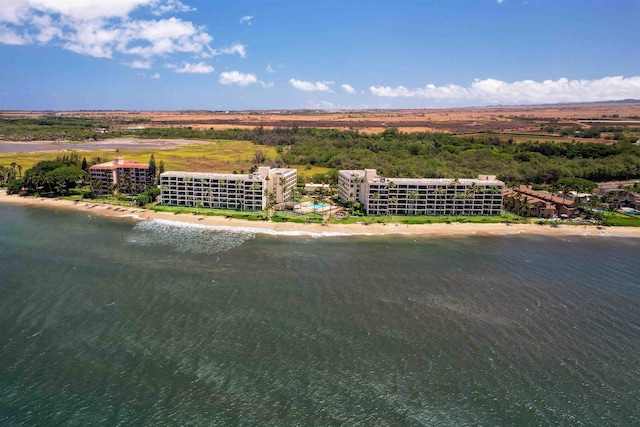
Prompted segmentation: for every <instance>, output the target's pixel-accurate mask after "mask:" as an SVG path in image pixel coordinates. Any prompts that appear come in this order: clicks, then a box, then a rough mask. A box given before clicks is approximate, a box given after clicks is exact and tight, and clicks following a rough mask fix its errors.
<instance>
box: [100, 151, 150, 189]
mask: <svg viewBox="0 0 640 427" xmlns="http://www.w3.org/2000/svg"><path fill="white" fill-rule="evenodd" d="M151 175H152V174H151V172H150V170H149V164H145V163H138V162H136V161H134V160H124V159H123V158H122V157H116V158H115V159H114V160H113V161H111V162H106V163H100V164H97V165H93V166H91V167H90V168H89V179H90V180H91V185H92V187H93V190H92V191H93V193H94V194H113V193H115V192H118V193H123V194H138V193H141V192H143V191H146V190H147V189H149V187H151V186H152V185H153V182H154V177H153V176H151Z"/></svg>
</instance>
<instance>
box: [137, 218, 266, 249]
mask: <svg viewBox="0 0 640 427" xmlns="http://www.w3.org/2000/svg"><path fill="white" fill-rule="evenodd" d="M225 231H226V230H215V229H211V227H208V226H203V225H200V224H185V223H182V222H176V221H165V220H153V221H142V222H139V223H137V224H136V225H135V226H134V227H133V230H132V232H131V235H130V236H129V237H128V238H127V243H129V244H133V245H138V246H154V245H160V246H169V247H172V248H174V249H175V250H176V251H177V252H181V253H187V252H190V253H203V254H215V253H217V252H225V251H228V250H231V249H233V248H235V247H238V246H240V245H242V244H243V243H244V242H246V241H247V240H250V239H253V238H254V237H255V235H254V234H253V233H251V232H245V233H229V232H225Z"/></svg>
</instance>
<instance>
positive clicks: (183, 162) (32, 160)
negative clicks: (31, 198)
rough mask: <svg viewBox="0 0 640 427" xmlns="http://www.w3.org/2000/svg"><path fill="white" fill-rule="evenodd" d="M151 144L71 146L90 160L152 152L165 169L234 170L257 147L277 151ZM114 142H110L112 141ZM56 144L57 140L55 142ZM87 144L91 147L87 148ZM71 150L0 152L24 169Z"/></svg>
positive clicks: (245, 144)
mask: <svg viewBox="0 0 640 427" xmlns="http://www.w3.org/2000/svg"><path fill="white" fill-rule="evenodd" d="M144 142H151V143H152V144H151V146H147V145H145V146H144V147H143V148H140V147H138V146H137V145H135V144H130V145H127V147H128V148H122V144H121V142H120V140H118V139H114V140H105V141H103V142H102V145H101V149H95V148H96V147H94V146H93V145H89V146H88V147H85V145H84V144H76V145H73V146H72V148H73V149H74V150H75V151H78V152H79V154H80V156H81V157H86V158H87V161H89V160H91V159H93V158H96V157H100V158H101V159H103V160H104V161H107V160H112V159H113V157H114V156H115V155H116V154H118V155H121V156H124V157H125V158H127V159H130V160H136V161H138V162H141V163H147V162H149V157H150V155H151V154H153V155H154V157H155V158H156V161H157V162H160V160H162V161H163V162H164V165H165V170H167V171H168V170H189V171H194V172H213V171H216V172H232V171H234V170H236V171H240V170H248V169H249V168H251V166H252V165H253V164H254V163H253V161H252V160H253V157H254V154H255V151H256V150H261V151H262V152H263V153H264V154H265V155H266V156H267V158H268V159H274V158H275V157H276V155H277V153H276V150H275V148H274V147H266V146H260V145H254V144H253V143H251V142H249V141H226V140H216V141H197V144H196V143H195V142H194V141H185V142H191V143H192V144H194V145H186V144H182V143H180V144H177V145H176V144H172V142H171V141H160V142H156V143H153V141H152V140H151V141H150V140H145V141H144ZM110 143H111V145H110ZM52 146H54V147H55V146H57V144H52ZM87 148H88V149H87ZM65 152H66V153H68V150H60V151H48V150H47V151H35V152H20V153H4V154H0V165H5V166H8V165H9V164H11V163H12V162H16V163H18V164H20V165H21V166H23V168H24V169H27V168H30V167H31V166H33V165H35V164H36V163H38V162H39V161H41V160H55V158H56V157H57V156H58V155H60V154H63V153H65Z"/></svg>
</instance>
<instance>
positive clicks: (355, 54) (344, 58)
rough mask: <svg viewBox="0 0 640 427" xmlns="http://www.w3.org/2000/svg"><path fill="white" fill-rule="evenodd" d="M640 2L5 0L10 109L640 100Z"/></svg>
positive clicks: (2, 29)
mask: <svg viewBox="0 0 640 427" xmlns="http://www.w3.org/2000/svg"><path fill="white" fill-rule="evenodd" d="M638 22H640V0H464V1H463V0H393V1H392V0H323V1H317V0H226V1H223V0H1V1H0V110H110V109H124V110H200V109H204V110H221V111H226V110H229V111H232V110H283V109H328V110H341V109H395V108H450V107H466V106H487V105H526V104H553V103H568V102H593V101H608V100H620V99H630V98H634V99H640V27H639V26H638Z"/></svg>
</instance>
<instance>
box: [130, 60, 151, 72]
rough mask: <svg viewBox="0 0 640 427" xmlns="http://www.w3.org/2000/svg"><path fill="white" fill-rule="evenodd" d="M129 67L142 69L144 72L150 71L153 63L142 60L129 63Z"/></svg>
mask: <svg viewBox="0 0 640 427" xmlns="http://www.w3.org/2000/svg"><path fill="white" fill-rule="evenodd" d="M127 65H128V66H129V67H131V68H140V69H143V70H149V69H150V68H151V62H150V61H140V60H136V61H131V62H129V63H127Z"/></svg>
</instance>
